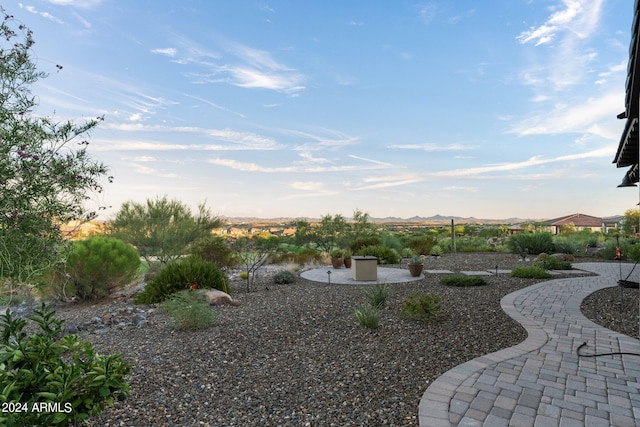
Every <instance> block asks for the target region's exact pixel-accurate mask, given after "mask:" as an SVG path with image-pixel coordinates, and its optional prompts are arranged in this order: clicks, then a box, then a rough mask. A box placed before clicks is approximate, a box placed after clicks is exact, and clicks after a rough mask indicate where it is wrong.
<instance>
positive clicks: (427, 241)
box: [409, 234, 438, 255]
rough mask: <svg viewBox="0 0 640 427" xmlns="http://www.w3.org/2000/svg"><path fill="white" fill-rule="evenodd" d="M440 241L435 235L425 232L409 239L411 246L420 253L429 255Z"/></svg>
mask: <svg viewBox="0 0 640 427" xmlns="http://www.w3.org/2000/svg"><path fill="white" fill-rule="evenodd" d="M437 243H438V240H437V239H436V237H435V236H434V235H429V234H424V235H422V236H416V237H412V238H411V240H409V247H410V248H411V249H412V250H413V251H414V252H415V253H416V254H418V255H429V253H431V249H432V248H433V247H434V246H435V245H436V244H437Z"/></svg>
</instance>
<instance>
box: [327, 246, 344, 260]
mask: <svg viewBox="0 0 640 427" xmlns="http://www.w3.org/2000/svg"><path fill="white" fill-rule="evenodd" d="M329 256H330V257H331V258H343V257H344V249H339V248H335V249H331V251H329Z"/></svg>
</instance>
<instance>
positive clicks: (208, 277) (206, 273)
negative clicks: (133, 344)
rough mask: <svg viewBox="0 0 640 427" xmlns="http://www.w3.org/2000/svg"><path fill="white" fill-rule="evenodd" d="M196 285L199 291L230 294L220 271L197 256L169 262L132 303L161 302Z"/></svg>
mask: <svg viewBox="0 0 640 427" xmlns="http://www.w3.org/2000/svg"><path fill="white" fill-rule="evenodd" d="M192 284H196V285H197V286H198V288H199V289H211V288H214V289H219V290H221V291H223V292H226V293H231V289H230V288H229V285H228V284H227V279H226V277H225V276H224V274H222V272H221V271H220V269H219V268H218V267H216V266H215V265H213V264H212V263H210V262H207V261H205V260H203V259H202V258H200V257H197V256H193V255H192V256H189V257H187V258H182V259H178V260H175V261H170V262H169V263H167V265H166V266H165V267H164V268H163V269H162V270H160V272H159V273H158V274H156V275H155V276H154V277H153V278H152V279H151V281H150V282H149V283H147V284H146V286H145V287H144V289H143V290H142V292H140V293H138V294H137V295H136V296H135V298H134V301H135V302H136V303H138V304H152V303H158V302H162V301H164V300H165V299H167V297H168V296H169V295H171V294H173V293H176V292H178V291H182V290H185V289H189V288H190V287H191V285H192Z"/></svg>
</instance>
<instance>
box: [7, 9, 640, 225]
mask: <svg viewBox="0 0 640 427" xmlns="http://www.w3.org/2000/svg"><path fill="white" fill-rule="evenodd" d="M3 6H4V8H5V11H6V13H9V14H11V15H13V16H14V17H15V18H16V19H17V20H18V21H20V22H22V23H23V24H25V25H27V26H28V27H29V28H30V29H31V30H32V31H33V33H34V39H35V41H36V44H35V45H34V52H35V55H36V60H37V66H38V68H39V69H40V70H41V71H45V72H47V73H49V76H48V77H47V78H46V79H43V80H41V81H39V82H38V83H37V84H36V85H34V86H33V87H32V91H33V93H34V95H36V96H37V98H38V100H39V106H38V109H37V110H36V114H39V115H47V116H52V117H54V118H56V119H59V120H73V121H79V122H81V121H83V120H86V119H88V118H93V117H97V116H104V122H102V123H100V125H99V127H98V128H97V129H96V130H94V131H93V132H92V134H91V136H90V138H89V142H90V145H89V148H88V151H89V153H90V154H91V156H92V157H93V158H95V159H96V160H99V161H101V162H103V163H104V164H106V165H107V166H108V167H109V173H110V174H111V175H113V176H114V182H113V183H111V184H106V185H105V192H104V193H103V194H101V195H100V196H99V200H97V201H94V202H92V203H97V204H101V205H106V206H110V208H108V209H106V210H104V211H101V218H102V219H109V218H111V217H113V215H114V214H115V212H116V211H117V210H118V209H119V208H120V206H121V205H122V203H123V202H125V201H129V200H131V201H135V202H139V203H143V202H145V201H146V200H147V199H154V198H156V197H162V196H167V197H168V198H170V199H177V200H180V201H181V202H183V203H185V204H188V205H189V206H192V207H193V208H194V209H195V207H196V206H197V205H198V204H199V203H202V202H205V203H206V206H207V207H209V208H210V209H211V211H212V212H213V213H214V214H216V215H219V216H226V217H238V216H242V217H261V218H275V217H310V218H318V217H320V216H322V215H325V214H332V215H334V214H341V215H344V216H345V217H350V216H351V215H352V214H353V212H354V211H355V210H356V209H357V210H360V211H362V212H365V213H368V214H369V215H370V216H371V217H374V218H382V217H400V218H409V217H413V216H423V217H428V216H432V215H444V216H459V217H476V218H490V219H501V218H512V217H518V218H523V219H550V218H557V217H561V216H564V215H569V214H573V213H582V214H586V215H594V216H611V215H618V214H620V215H621V214H623V213H624V212H625V211H626V210H628V209H632V208H635V207H636V204H637V203H638V197H639V196H638V189H637V188H636V189H633V188H617V187H616V186H617V185H618V184H620V182H621V181H622V177H623V175H624V173H625V172H626V169H617V168H616V166H615V164H613V159H614V156H615V153H616V149H617V147H618V144H619V141H620V137H621V134H622V131H623V127H624V121H623V120H619V119H617V118H616V116H617V115H618V114H620V113H621V112H623V111H624V109H625V105H624V96H625V80H626V75H627V63H628V58H629V42H630V30H631V24H632V15H633V2H631V1H628V0H483V1H474V0H437V1H436V0H427V1H419V0H415V1H413V0H393V1H392V0H378V1H365V0H359V1H357V0H342V1H338V0H326V1H291V0H289V1H284V0H275V1H271V0H246V1H245V0H237V1H228V0H199V1H195V0H180V1H177V0H174V1H169V0H135V1H131V0H25V1H24V2H16V1H4V2H3ZM57 65H61V66H62V69H61V70H59V69H58V68H57V67H56V66H57Z"/></svg>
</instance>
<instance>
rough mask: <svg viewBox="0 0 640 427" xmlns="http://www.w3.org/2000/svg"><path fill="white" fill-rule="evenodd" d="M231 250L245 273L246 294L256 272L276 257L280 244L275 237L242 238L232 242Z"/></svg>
mask: <svg viewBox="0 0 640 427" xmlns="http://www.w3.org/2000/svg"><path fill="white" fill-rule="evenodd" d="M233 249H234V250H235V251H236V254H237V256H238V259H239V260H240V264H241V265H242V266H243V267H244V268H245V271H246V273H247V292H250V291H251V285H252V284H253V280H254V278H255V274H256V271H258V270H259V269H260V268H261V267H262V266H263V265H265V264H266V263H267V261H269V259H271V258H272V257H275V256H276V255H277V253H278V251H279V250H280V242H279V239H278V238H277V237H275V236H271V237H268V238H262V237H243V238H240V239H237V240H236V241H235V242H234V244H233Z"/></svg>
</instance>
